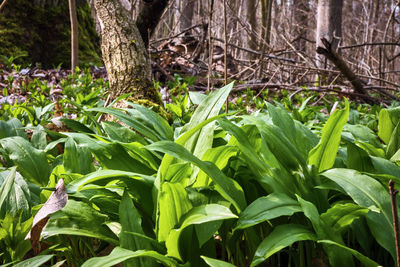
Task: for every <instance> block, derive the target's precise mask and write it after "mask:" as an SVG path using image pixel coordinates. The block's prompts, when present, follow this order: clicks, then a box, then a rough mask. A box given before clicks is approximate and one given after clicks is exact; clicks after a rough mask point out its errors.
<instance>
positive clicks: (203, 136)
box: [182, 82, 233, 158]
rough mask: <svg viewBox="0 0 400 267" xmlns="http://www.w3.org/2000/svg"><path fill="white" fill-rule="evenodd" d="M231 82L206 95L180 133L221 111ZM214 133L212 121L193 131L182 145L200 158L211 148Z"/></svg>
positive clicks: (230, 88) (231, 84) (230, 87)
mask: <svg viewBox="0 0 400 267" xmlns="http://www.w3.org/2000/svg"><path fill="white" fill-rule="evenodd" d="M232 87H233V82H232V83H230V84H228V85H226V86H224V87H222V88H221V89H219V90H217V91H215V92H213V93H211V94H210V95H208V96H207V97H206V98H205V99H204V100H203V101H202V102H201V103H200V105H199V106H198V107H197V108H196V110H195V112H194V113H193V115H192V118H191V119H190V121H189V123H188V124H186V125H185V126H184V128H183V129H182V133H184V132H186V131H188V130H190V129H192V128H194V127H196V126H197V125H198V124H200V123H202V122H203V121H205V120H207V119H209V118H212V117H215V116H217V115H218V114H219V112H220V111H221V108H222V107H223V105H224V103H225V101H226V99H227V98H228V96H229V93H230V91H231V90H232ZM213 135H214V123H210V124H208V125H206V126H204V127H203V128H202V129H201V130H200V131H198V132H196V133H194V134H193V135H192V136H191V137H190V139H189V140H188V141H186V142H185V144H184V147H185V148H186V149H187V150H189V151H190V152H192V153H193V155H195V156H196V157H198V158H201V157H202V156H203V154H204V152H205V151H206V150H207V149H209V148H211V146H212V141H213Z"/></svg>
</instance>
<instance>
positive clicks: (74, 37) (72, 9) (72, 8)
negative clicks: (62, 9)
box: [68, 0, 79, 73]
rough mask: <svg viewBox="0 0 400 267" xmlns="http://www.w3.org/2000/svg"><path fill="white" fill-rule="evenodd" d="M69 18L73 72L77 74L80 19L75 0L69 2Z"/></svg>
mask: <svg viewBox="0 0 400 267" xmlns="http://www.w3.org/2000/svg"><path fill="white" fill-rule="evenodd" d="M68 5H69V17H70V20H71V71H72V73H74V72H75V68H76V67H77V66H78V64H79V61H78V60H79V58H78V53H79V43H78V18H77V16H76V2H75V0H68Z"/></svg>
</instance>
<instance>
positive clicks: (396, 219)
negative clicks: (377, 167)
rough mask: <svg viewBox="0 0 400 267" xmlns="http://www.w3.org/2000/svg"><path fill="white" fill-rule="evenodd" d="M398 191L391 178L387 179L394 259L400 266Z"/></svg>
mask: <svg viewBox="0 0 400 267" xmlns="http://www.w3.org/2000/svg"><path fill="white" fill-rule="evenodd" d="M398 192H399V191H397V190H395V189H394V182H393V180H390V181H389V194H390V200H391V202H392V216H393V228H394V238H395V241H396V261H397V266H398V267H399V266H400V245H399V217H398V214H397V205H396V195H397V193H398Z"/></svg>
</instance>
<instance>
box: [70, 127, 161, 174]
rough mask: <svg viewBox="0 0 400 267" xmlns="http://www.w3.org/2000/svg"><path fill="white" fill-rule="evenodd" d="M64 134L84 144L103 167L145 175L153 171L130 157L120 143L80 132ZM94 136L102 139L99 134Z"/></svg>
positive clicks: (153, 171)
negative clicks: (108, 141) (109, 141)
mask: <svg viewBox="0 0 400 267" xmlns="http://www.w3.org/2000/svg"><path fill="white" fill-rule="evenodd" d="M65 134H66V135H68V136H70V137H72V138H73V139H74V140H75V141H76V142H77V143H78V144H79V145H82V146H86V147H87V148H88V149H89V150H90V151H91V152H92V153H93V154H94V155H95V156H96V159H97V161H98V162H99V164H100V165H101V166H102V167H103V168H105V169H112V170H122V171H129V172H140V173H142V174H147V175H151V174H154V173H155V170H154V169H151V168H150V167H148V166H147V165H146V164H143V163H142V162H140V161H139V160H137V159H135V158H134V157H132V156H131V155H130V154H129V153H128V152H127V151H126V150H125V149H124V147H123V146H122V144H120V143H106V142H104V141H98V140H95V139H93V138H90V137H89V136H87V135H85V134H80V133H65ZM95 137H96V138H99V139H102V137H100V136H95Z"/></svg>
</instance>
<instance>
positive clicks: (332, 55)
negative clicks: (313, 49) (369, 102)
mask: <svg viewBox="0 0 400 267" xmlns="http://www.w3.org/2000/svg"><path fill="white" fill-rule="evenodd" d="M321 41H322V44H323V45H324V46H325V48H324V47H321V46H319V47H317V53H318V54H321V55H324V56H325V57H326V58H327V59H329V60H330V61H331V62H332V63H333V64H334V65H335V66H336V68H338V69H339V70H340V72H341V73H342V74H343V75H344V76H345V77H346V78H347V80H349V81H350V83H351V84H352V86H353V88H354V90H355V91H356V92H357V93H359V94H361V95H368V93H367V91H366V90H365V88H364V82H363V81H362V80H361V79H360V78H358V77H357V75H356V74H355V73H354V72H353V71H352V70H351V69H350V68H349V67H348V66H347V64H346V62H344V60H343V59H342V58H341V57H340V56H339V55H338V54H337V53H336V51H334V50H333V49H332V45H331V43H329V41H328V40H327V39H325V38H322V39H321Z"/></svg>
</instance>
